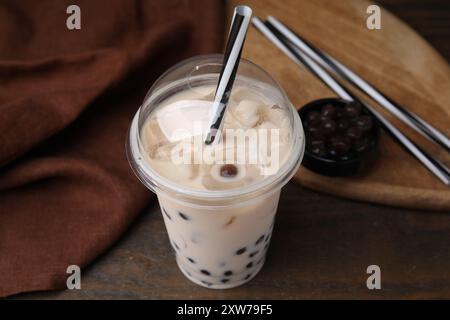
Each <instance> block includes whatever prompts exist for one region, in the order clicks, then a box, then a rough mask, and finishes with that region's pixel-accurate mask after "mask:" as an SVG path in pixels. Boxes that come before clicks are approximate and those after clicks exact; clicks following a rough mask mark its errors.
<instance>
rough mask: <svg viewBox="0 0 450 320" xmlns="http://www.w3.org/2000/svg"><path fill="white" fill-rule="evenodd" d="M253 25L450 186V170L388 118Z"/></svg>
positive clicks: (268, 28)
mask: <svg viewBox="0 0 450 320" xmlns="http://www.w3.org/2000/svg"><path fill="white" fill-rule="evenodd" d="M252 23H253V25H254V26H255V27H256V28H257V29H258V30H259V31H260V32H261V33H262V34H263V35H264V36H266V37H267V38H268V39H269V40H270V41H271V42H272V43H273V44H275V45H276V46H277V47H278V48H279V49H281V50H282V51H283V52H284V53H285V54H287V55H288V56H289V57H290V58H291V59H292V60H293V61H294V62H295V63H297V64H299V65H303V66H305V67H306V68H307V69H309V70H310V71H311V72H312V73H313V74H315V75H316V76H317V77H318V78H319V79H321V80H322V81H323V82H324V83H325V84H326V85H327V86H328V87H329V88H330V89H332V90H333V91H334V92H336V94H337V95H338V96H339V97H341V98H342V99H346V100H349V101H357V102H359V103H361V104H362V105H363V106H364V107H365V108H367V110H368V111H369V112H370V113H371V114H372V115H373V116H374V117H375V118H376V119H377V120H378V122H379V123H380V124H381V126H382V127H383V128H384V130H385V131H386V132H387V133H389V134H390V135H391V136H392V137H393V138H394V139H395V140H396V141H397V142H399V143H400V144H401V145H402V146H403V147H405V148H406V149H407V150H408V151H409V152H410V153H411V154H412V155H414V156H415V157H416V158H417V159H418V160H419V161H420V162H421V163H422V164H423V165H424V166H425V167H426V168H427V169H428V170H430V171H431V172H432V173H433V174H434V175H435V176H436V177H438V178H439V179H440V180H441V181H442V182H443V183H444V184H446V185H450V175H449V174H448V169H447V168H446V167H445V166H444V165H443V164H441V163H440V162H439V161H437V160H436V159H433V158H432V157H431V156H430V155H428V154H427V153H426V152H425V151H423V150H422V149H420V148H419V147H418V146H417V145H415V144H414V142H412V141H411V140H410V139H408V138H407V137H406V136H405V135H404V134H403V133H402V132H400V131H399V130H398V129H397V128H396V127H395V126H394V125H392V124H391V123H390V122H389V121H388V120H387V119H386V118H384V117H383V116H382V115H381V114H380V113H378V112H377V111H376V110H375V109H374V108H373V107H371V106H370V105H369V104H368V103H366V102H364V101H361V100H360V99H358V98H357V97H356V96H355V95H354V94H352V93H351V92H350V91H349V90H347V89H346V88H345V87H343V86H342V85H341V84H340V83H339V82H337V81H336V80H335V79H334V78H333V77H332V76H330V75H329V74H328V73H327V72H325V70H324V69H323V68H322V67H321V66H319V65H318V64H317V63H316V62H314V61H313V60H312V59H311V58H310V57H309V56H307V55H306V54H304V53H303V52H302V51H300V50H295V48H294V47H293V46H292V44H290V43H289V42H288V40H287V38H285V37H284V36H283V35H282V34H281V33H279V32H278V31H277V30H276V29H275V28H274V27H273V26H272V25H270V24H267V25H265V24H264V23H263V22H262V21H261V20H260V19H258V18H256V17H255V18H253V19H252Z"/></svg>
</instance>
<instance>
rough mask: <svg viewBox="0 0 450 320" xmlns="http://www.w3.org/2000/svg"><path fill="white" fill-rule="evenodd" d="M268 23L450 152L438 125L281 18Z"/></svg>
mask: <svg viewBox="0 0 450 320" xmlns="http://www.w3.org/2000/svg"><path fill="white" fill-rule="evenodd" d="M267 21H268V23H270V24H271V25H273V26H274V27H275V28H276V29H277V30H278V31H279V32H280V33H281V34H282V35H283V36H285V37H286V38H287V39H288V40H289V41H290V42H291V43H292V44H293V45H295V46H297V47H298V49H300V50H302V51H303V52H305V53H306V54H307V55H308V56H309V57H311V58H312V59H313V60H314V61H315V62H317V63H318V64H320V65H321V66H322V67H324V68H325V69H327V70H328V71H329V72H331V73H333V74H336V75H339V76H341V77H342V78H344V79H345V80H347V81H348V82H350V83H351V84H352V85H354V86H355V87H357V88H359V89H360V90H361V91H363V92H364V93H366V94H367V95H368V96H370V97H371V98H372V99H374V100H375V101H376V102H378V103H379V104H380V105H381V106H382V107H383V108H385V109H386V110H388V111H389V112H390V113H392V114H393V115H394V116H396V117H397V118H398V119H400V120H401V121H403V122H404V123H406V124H407V125H408V126H409V127H411V128H412V129H414V130H415V131H417V132H418V133H420V134H421V135H422V136H424V137H425V138H427V139H428V140H431V141H433V142H435V143H437V144H439V145H440V146H442V147H443V148H445V149H446V150H447V151H450V139H449V138H448V137H447V136H445V134H444V133H442V132H440V131H439V130H438V129H436V128H434V127H433V126H432V125H431V124H429V123H428V122H426V121H425V120H424V119H422V118H420V117H419V116H418V115H416V114H414V113H413V112H411V111H408V110H407V109H405V108H404V107H402V106H400V105H399V104H398V103H396V102H395V101H393V100H392V99H390V98H388V97H386V96H385V95H384V94H383V93H381V91H379V90H378V89H376V88H375V87H373V86H372V85H371V84H369V83H368V82H367V81H365V80H364V79H362V78H361V77H360V76H358V75H357V74H355V73H354V72H353V71H352V70H350V69H349V68H347V67H346V66H345V65H343V64H342V63H341V62H339V61H338V60H336V59H335V58H333V57H332V56H330V55H329V54H327V53H325V52H324V51H321V50H320V49H318V48H317V47H315V46H313V45H312V44H311V43H309V42H308V41H306V40H305V39H303V38H302V37H300V36H299V35H298V34H296V33H295V32H294V31H292V30H291V29H289V28H288V27H286V26H285V25H284V24H283V23H282V22H280V21H279V20H277V19H276V18H275V17H273V16H269V17H268V18H267Z"/></svg>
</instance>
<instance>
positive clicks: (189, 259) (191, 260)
mask: <svg viewBox="0 0 450 320" xmlns="http://www.w3.org/2000/svg"><path fill="white" fill-rule="evenodd" d="M187 259H188V261H189V262H190V263H192V264H195V260H194V259H192V258H187Z"/></svg>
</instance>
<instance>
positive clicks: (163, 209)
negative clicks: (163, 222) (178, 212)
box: [162, 208, 172, 220]
mask: <svg viewBox="0 0 450 320" xmlns="http://www.w3.org/2000/svg"><path fill="white" fill-rule="evenodd" d="M162 211H163V212H164V214H165V215H166V217H167V219H169V220H172V217H171V216H170V214H168V213H167V210H166V209H165V208H162Z"/></svg>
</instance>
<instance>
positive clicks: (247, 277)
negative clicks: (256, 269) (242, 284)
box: [244, 273, 252, 280]
mask: <svg viewBox="0 0 450 320" xmlns="http://www.w3.org/2000/svg"><path fill="white" fill-rule="evenodd" d="M251 276H252V274H251V273H249V274H248V275H246V276H245V278H244V280H248V279H249V278H250V277H251Z"/></svg>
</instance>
